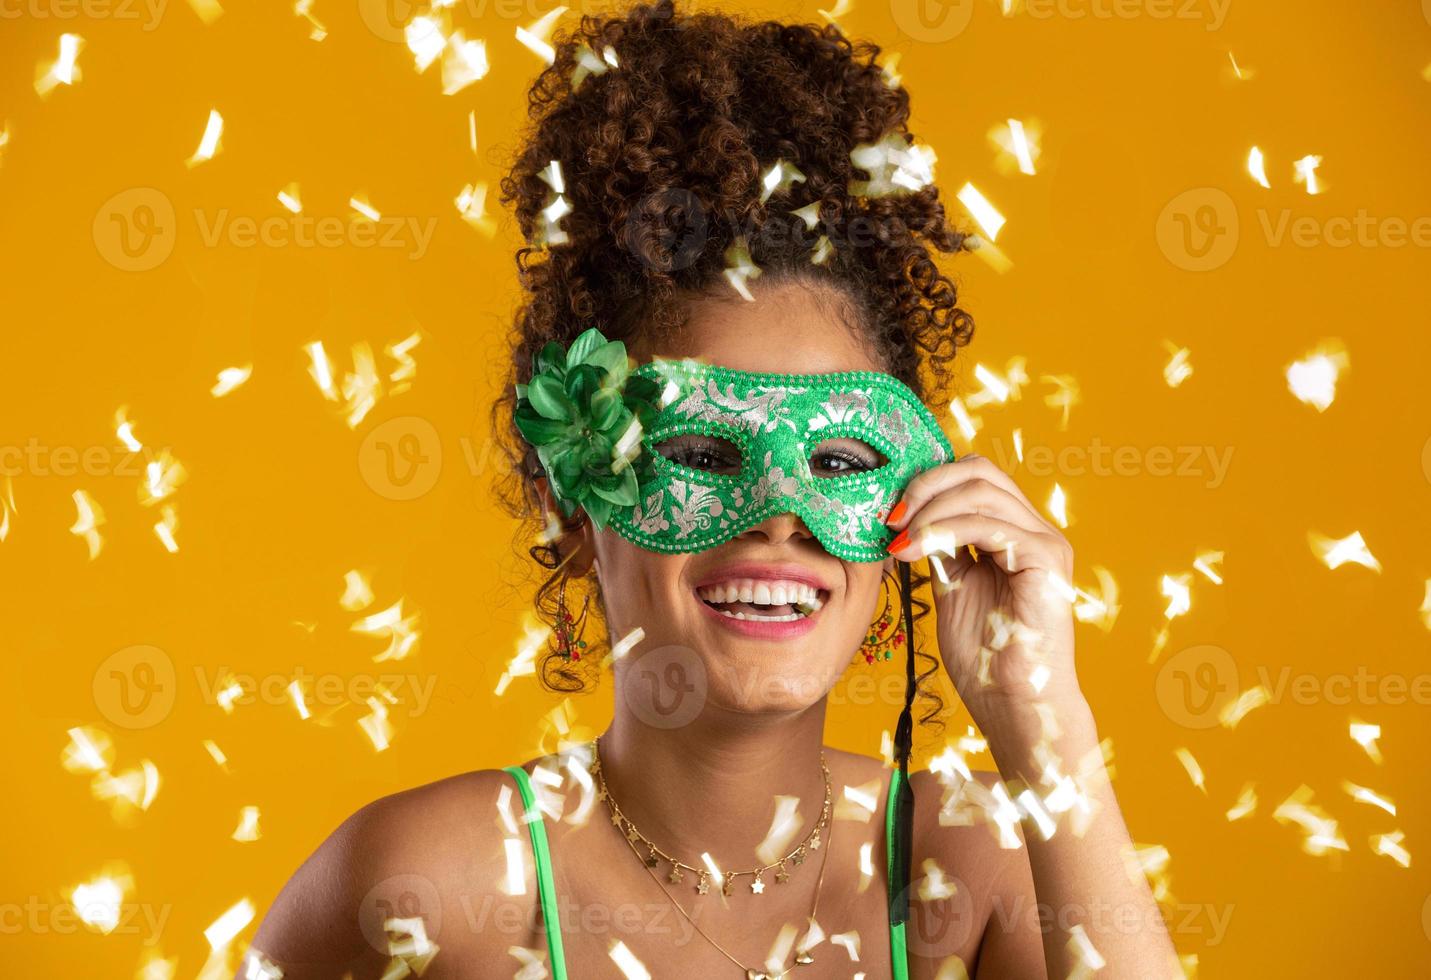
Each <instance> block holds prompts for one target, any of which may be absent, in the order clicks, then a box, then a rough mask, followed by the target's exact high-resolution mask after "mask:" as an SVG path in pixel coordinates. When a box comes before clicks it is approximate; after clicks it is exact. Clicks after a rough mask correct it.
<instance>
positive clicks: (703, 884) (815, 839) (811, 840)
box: [590, 739, 835, 980]
mask: <svg viewBox="0 0 1431 980" xmlns="http://www.w3.org/2000/svg"><path fill="white" fill-rule="evenodd" d="M597 742H598V739H592V741H591V767H590V772H591V774H592V775H593V776H595V777H596V795H597V798H598V799H601V800H603V801H604V802H605V803H606V806H607V808H608V809H609V810H610V811H611V822H612V824H613V825H615V827H616V828H617V829H618V830H620V829H621V828H622V825H623V824H624V825H625V827H626V830H625V832H624V833H623V834H622V837H623V838H625V840H626V843H627V845H628V846H629V847H630V848H631V853H632V854H635V855H636V856H637V857H638V858H640V859H641V864H642V866H643V867H645V869H646V872H647V874H649V875H650V876H651V880H652V881H654V882H655V883H656V885H657V887H659V888H660V889H661V892H662V894H664V895H665V896H666V897H667V898H668V899H670V902H671V904H672V905H674V906H675V907H676V911H677V912H679V913H681V915H682V916H683V917H684V918H685V919H686V921H687V922H689V923H690V924H691V928H693V929H695V930H696V932H698V933H700V934H701V935H702V936H704V937H705V940H706V942H708V943H710V944H711V945H712V946H714V947H715V948H716V949H718V950H720V952H721V954H722V955H723V956H725V958H726V959H728V960H730V961H731V962H732V963H734V964H735V965H736V966H738V967H740V968H741V969H742V970H744V971H745V976H746V980H778V978H779V977H783V976H785V975H786V974H787V973H789V972H790V970H791V969H794V967H795V966H803V965H804V964H806V963H813V962H814V961H815V959H814V957H813V956H811V955H810V951H809V950H807V949H797V950H796V951H795V963H794V965H793V966H791V967H789V968H787V969H784V970H781V971H780V972H779V973H770V972H769V971H767V970H758V969H755V968H753V967H748V966H746V965H745V964H744V963H742V962H740V960H738V959H736V958H735V957H734V956H732V955H730V953H729V952H727V951H726V949H725V947H724V946H722V945H721V944H720V943H718V942H716V941H715V940H714V939H712V938H711V937H710V935H709V934H707V933H706V931H705V930H704V929H702V928H701V927H700V926H699V925H697V924H696V920H695V919H693V918H691V916H690V913H688V912H687V911H686V910H685V909H684V908H682V907H681V903H680V902H678V901H676V899H675V897H674V896H673V895H671V893H670V892H668V891H666V888H665V886H664V885H662V884H661V879H660V876H659V875H657V873H656V868H657V867H658V866H659V864H660V862H661V860H662V859H664V860H665V861H666V862H667V863H669V864H670V865H671V872H670V874H669V875H668V876H667V880H668V881H670V882H672V883H673V884H674V883H679V882H680V881H681V880H682V879H683V878H684V875H682V874H681V868H685V869H686V870H688V871H697V872H699V874H700V879H699V881H698V883H697V885H696V891H697V892H699V893H700V894H702V895H705V894H707V893H708V892H709V891H710V888H709V872H708V871H707V869H704V868H694V867H692V866H691V865H689V864H684V863H682V862H680V861H677V860H676V859H675V858H672V857H671V856H670V855H668V854H666V852H665V851H662V850H661V849H660V848H658V847H656V845H655V844H653V843H651V841H650V840H649V839H648V838H647V837H645V835H643V834H642V833H641V832H640V831H638V830H636V828H635V827H634V826H633V825H632V823H631V821H630V819H629V818H628V817H626V815H625V814H623V813H622V812H621V808H620V807H619V806H617V805H616V801H615V800H614V799H612V798H611V793H610V792H609V791H608V790H607V788H606V777H605V775H604V774H603V773H602V771H601V754H600V752H599V751H598V747H597ZM820 773H821V775H822V776H823V777H824V780H825V800H824V803H823V805H822V806H821V808H820V819H819V820H817V821H816V822H815V827H814V829H813V830H811V831H810V833H809V834H808V835H806V838H805V840H804V841H802V842H801V843H800V844H799V846H797V847H796V848H795V849H794V850H793V851H791V852H790V853H789V854H787V855H785V857H783V858H781V859H780V860H778V861H776V862H775V863H773V864H767V865H764V866H763V867H760V868H756V869H753V870H751V871H731V872H726V873H725V874H724V875H723V876H722V878H723V879H724V881H723V884H722V886H721V894H722V895H729V894H730V882H731V877H732V876H734V875H737V874H747V875H752V876H753V878H752V880H751V883H750V890H751V891H752V892H753V893H755V894H757V895H759V894H760V893H762V892H763V891H764V890H765V882H764V881H763V880H762V878H761V873H762V872H764V871H769V870H770V869H771V868H778V869H779V870H778V872H777V874H776V878H775V880H776V881H777V882H780V883H782V884H783V883H784V882H785V881H787V880H788V879H789V877H790V874H789V872H788V871H786V870H785V862H786V861H793V862H794V863H795V864H803V863H804V861H805V854H806V852H807V851H811V850H816V851H817V850H820V849H821V848H820V845H821V841H820V831H821V830H822V829H823V828H824V827H825V826H826V825H827V824H829V820H830V769H829V766H827V765H826V764H825V753H824V752H823V751H822V752H821V753H820ZM826 833H827V836H826V840H825V843H826V844H828V843H830V841H832V840H834V836H835V830H834V827H833V826H831V827H830V829H829V830H828V831H827V832H826ZM638 840H639V841H640V842H641V844H640V845H638V844H637V841H638ZM642 845H644V846H645V848H646V853H645V854H644V855H643V854H642V853H641V846H642ZM824 850H825V854H824V857H822V858H821V859H820V874H819V877H817V878H816V879H815V898H814V900H813V901H812V902H811V903H810V921H811V922H812V923H813V922H814V921H815V913H816V911H818V909H819V907H820V886H821V885H823V884H824V883H825V862H826V861H827V860H828V859H829V857H830V849H829V847H826V848H824Z"/></svg>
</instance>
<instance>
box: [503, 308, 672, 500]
mask: <svg viewBox="0 0 1431 980" xmlns="http://www.w3.org/2000/svg"><path fill="white" fill-rule="evenodd" d="M516 390H517V412H516V423H517V429H518V430H519V431H520V432H521V433H522V438H524V439H525V440H526V441H527V442H529V443H531V444H532V445H533V446H535V447H536V448H537V457H538V458H539V459H540V460H541V463H542V467H543V468H544V469H545V470H546V474H547V478H548V480H549V481H550V483H551V489H552V494H553V496H555V497H556V500H557V503H558V505H559V506H560V507H561V510H562V513H563V514H565V515H566V516H567V517H570V516H572V515H573V514H574V513H576V510H577V508H581V509H583V510H585V511H586V513H587V515H588V516H589V517H590V518H591V522H592V524H593V525H595V526H596V527H597V528H598V529H600V528H604V527H605V526H606V524H607V522H608V521H609V520H610V518H611V514H612V513H613V512H614V511H615V510H616V509H617V508H621V507H631V506H634V505H635V504H636V502H637V499H638V497H637V487H638V486H639V485H640V482H641V480H643V479H645V478H647V476H648V475H649V470H648V467H649V466H650V460H649V458H647V455H646V454H645V453H643V452H642V451H641V434H642V433H643V432H644V431H645V430H646V428H647V427H649V426H650V425H651V423H652V422H653V421H654V420H655V418H656V415H657V413H658V412H659V410H660V404H659V398H660V394H661V389H660V386H659V385H657V383H656V382H655V381H653V380H652V379H650V378H647V377H643V376H641V375H633V374H631V373H630V369H629V364H628V360H627V356H626V345H625V344H624V343H622V342H621V341H619V340H610V341H609V340H607V339H606V337H605V336H604V335H603V334H602V333H601V331H600V330H598V329H596V328H595V327H592V328H591V329H589V330H586V331H584V332H583V333H582V334H581V336H579V337H577V338H576V339H575V340H573V341H572V343H571V347H570V348H568V349H566V350H563V349H562V346H561V344H559V343H557V342H556V341H555V340H549V341H547V343H546V346H544V347H543V348H542V349H541V350H540V351H538V352H537V355H536V357H535V358H533V360H532V377H531V380H530V381H528V382H527V383H526V384H519V385H517V386H516Z"/></svg>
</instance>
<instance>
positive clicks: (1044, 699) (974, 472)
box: [888, 454, 1082, 731]
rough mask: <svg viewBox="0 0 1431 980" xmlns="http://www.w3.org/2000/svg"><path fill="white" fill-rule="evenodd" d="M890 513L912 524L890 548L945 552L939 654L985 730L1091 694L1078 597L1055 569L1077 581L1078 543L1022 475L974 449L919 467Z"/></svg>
mask: <svg viewBox="0 0 1431 980" xmlns="http://www.w3.org/2000/svg"><path fill="white" fill-rule="evenodd" d="M890 516H891V518H898V519H897V520H893V519H892V520H890V521H888V525H889V526H890V527H891V528H893V529H896V530H900V531H901V532H902V533H901V534H900V535H899V536H898V537H896V538H895V540H894V541H892V542H890V548H889V551H890V554H891V555H893V556H894V557H896V558H899V559H901V560H903V561H909V562H912V561H915V560H917V559H919V558H924V557H927V556H929V555H931V554H934V555H937V556H938V557H937V561H938V562H939V563H940V564H941V565H942V566H943V568H944V571H945V573H946V574H947V576H948V579H949V584H948V585H945V584H944V583H943V582H941V581H940V578H939V574H938V571H937V570H936V569H934V568H933V567H932V565H933V563H932V562H931V568H930V573H931V575H932V576H933V582H932V587H933V589H934V606H935V621H936V623H937V629H938V641H939V653H940V656H941V658H942V659H943V661H944V666H945V669H947V670H948V671H949V675H950V677H951V678H952V679H953V681H954V687H955V690H957V691H958V692H959V697H960V698H961V699H962V700H963V702H964V704H965V706H966V707H967V708H968V709H969V712H970V714H971V715H972V716H973V719H974V723H975V724H976V725H978V726H979V728H980V730H985V731H987V729H986V726H994V727H998V726H1000V725H1001V724H1003V723H1005V722H1007V721H1011V720H1013V718H1015V717H1025V718H1026V717H1028V716H1030V714H1031V710H1030V709H1031V708H1032V707H1033V705H1035V704H1037V703H1055V704H1056V703H1057V702H1058V701H1060V700H1064V699H1067V700H1070V701H1071V702H1073V703H1074V704H1079V703H1082V694H1081V692H1080V691H1079V688H1078V680H1077V677H1076V675H1075V673H1074V665H1073V606H1072V604H1071V603H1070V602H1069V601H1068V599H1067V598H1066V597H1065V595H1064V594H1063V593H1062V592H1061V591H1060V589H1059V588H1058V587H1057V586H1056V585H1055V584H1054V580H1052V579H1051V578H1050V576H1055V577H1056V578H1057V581H1059V582H1063V583H1068V582H1071V581H1072V577H1073V548H1072V546H1070V545H1069V543H1068V539H1066V538H1065V537H1064V536H1063V534H1062V533H1061V532H1060V531H1059V529H1058V528H1057V527H1055V526H1054V525H1053V524H1051V523H1049V522H1048V521H1047V520H1045V519H1044V518H1043V516H1042V515H1041V514H1039V512H1038V511H1037V510H1036V509H1035V508H1034V506H1033V504H1031V503H1030V502H1029V499H1028V498H1027V497H1026V496H1024V493H1023V491H1022V490H1020V489H1019V487H1018V485H1017V484H1016V483H1015V482H1014V481H1013V478H1011V477H1010V476H1009V475H1008V474H1007V473H1005V472H1004V471H1003V470H1001V469H999V468H998V467H997V466H995V465H994V464H993V463H992V462H991V461H990V460H988V459H986V458H984V457H982V456H977V455H972V454H971V455H969V456H965V457H963V458H962V459H960V460H958V461H957V462H953V463H945V464H943V465H940V466H935V467H933V468H931V469H928V470H925V471H924V472H922V473H920V474H919V475H918V476H916V477H915V478H914V479H913V480H911V481H910V482H909V484H908V485H907V486H906V488H905V491H904V494H903V496H902V497H901V498H900V503H899V504H898V505H897V506H896V507H895V508H894V510H893V511H891V514H890ZM967 545H973V546H974V547H975V548H976V549H977V550H978V553H979V556H978V560H977V561H976V560H975V559H974V557H973V556H972V555H971V554H970V553H969V549H968V548H967V547H966V546H967ZM1040 667H1046V668H1047V671H1048V672H1047V676H1046V677H1044V676H1043V673H1044V672H1043V671H1042V670H1040V669H1039V668H1040ZM1040 680H1042V683H1039V681H1040Z"/></svg>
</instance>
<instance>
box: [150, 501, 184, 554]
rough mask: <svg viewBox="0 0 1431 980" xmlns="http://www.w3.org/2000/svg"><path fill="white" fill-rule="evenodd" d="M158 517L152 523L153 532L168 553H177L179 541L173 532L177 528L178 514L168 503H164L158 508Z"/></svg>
mask: <svg viewBox="0 0 1431 980" xmlns="http://www.w3.org/2000/svg"><path fill="white" fill-rule="evenodd" d="M160 515H161V516H160V519H159V521H158V522H157V523H156V524H155V525H154V534H155V536H156V537H158V538H159V541H160V543H162V544H163V545H164V550H165V551H167V552H169V554H171V555H173V554H178V552H179V543H178V542H177V541H176V540H175V539H174V532H175V531H177V530H178V529H179V515H178V514H177V513H176V512H175V511H174V508H173V506H172V505H170V504H165V505H164V507H163V508H162V509H161V510H160Z"/></svg>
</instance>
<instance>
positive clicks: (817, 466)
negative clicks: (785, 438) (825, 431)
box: [810, 439, 889, 476]
mask: <svg viewBox="0 0 1431 980" xmlns="http://www.w3.org/2000/svg"><path fill="white" fill-rule="evenodd" d="M887 462H889V460H887V459H885V456H884V454H883V453H881V452H880V451H879V450H878V449H875V448H874V447H873V446H871V445H869V444H868V443H864V442H861V441H860V440H858V439H827V440H826V441H824V442H822V443H820V444H819V445H818V446H816V447H815V451H814V452H813V453H811V454H810V472H811V473H813V474H815V475H816V476H844V475H845V474H846V473H863V472H866V471H868V470H877V469H879V468H880V467H881V466H883V465H884V464H885V463H887Z"/></svg>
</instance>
